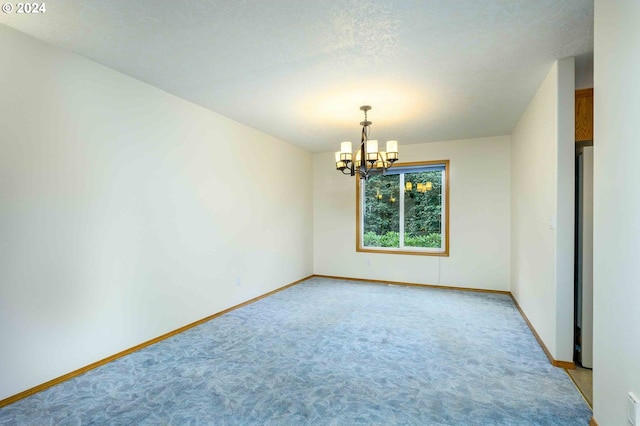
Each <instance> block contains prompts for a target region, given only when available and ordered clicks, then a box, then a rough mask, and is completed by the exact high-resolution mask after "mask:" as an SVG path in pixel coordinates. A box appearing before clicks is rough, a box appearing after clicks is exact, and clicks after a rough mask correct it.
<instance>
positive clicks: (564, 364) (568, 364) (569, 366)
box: [509, 293, 576, 370]
mask: <svg viewBox="0 0 640 426" xmlns="http://www.w3.org/2000/svg"><path fill="white" fill-rule="evenodd" d="M509 295H510V296H511V299H513V303H515V305H516V308H518V311H520V315H522V319H524V322H526V323H527V326H529V330H531V333H533V336H534V337H535V338H536V340H537V341H538V344H539V345H540V347H541V348H542V350H543V351H544V353H545V355H546V356H547V358H549V362H550V363H551V365H553V366H554V367H558V368H564V369H565V370H575V369H576V364H575V363H574V362H573V361H559V360H557V359H554V358H553V356H551V352H549V349H548V348H547V345H545V344H544V342H543V341H542V339H541V338H540V335H538V332H537V331H536V329H535V328H533V324H531V321H529V318H527V315H526V314H525V313H524V311H523V310H522V308H521V307H520V304H519V303H518V301H517V300H516V298H515V297H514V296H513V294H512V293H509Z"/></svg>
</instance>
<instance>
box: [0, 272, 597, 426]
mask: <svg viewBox="0 0 640 426" xmlns="http://www.w3.org/2000/svg"><path fill="white" fill-rule="evenodd" d="M314 277H318V278H331V279H337V280H347V281H364V282H368V283H375V284H392V285H404V286H412V287H428V288H436V289H442V290H456V291H472V292H480V293H494V294H506V295H509V296H511V298H512V299H513V302H514V303H515V305H516V307H517V308H518V311H520V315H522V318H523V319H524V321H525V322H526V323H527V325H528V326H529V329H530V330H531V332H532V333H533V335H534V336H535V338H536V340H537V341H538V344H539V345H540V347H541V348H542V350H543V351H544V353H545V354H546V355H547V358H549V361H550V362H551V364H552V365H553V366H555V367H560V368H564V369H568V370H573V369H575V364H574V363H573V362H569V361H557V360H555V359H553V357H552V356H551V353H550V352H549V350H548V349H547V347H546V346H545V344H544V342H543V341H542V339H540V336H539V335H538V333H537V332H536V330H535V329H534V328H533V325H532V324H531V322H529V319H528V318H527V316H526V315H525V314H524V312H523V311H522V308H520V305H519V304H518V301H517V300H516V299H515V297H513V294H512V293H511V292H510V291H504V290H486V289H476V288H466V287H451V286H440V285H433V284H418V283H408V282H402V281H386V280H372V279H363V278H348V277H337V276H331V275H317V274H314V275H309V276H308V277H305V278H302V279H300V280H298V281H294V282H292V283H290V284H287V285H285V286H282V287H280V288H277V289H275V290H272V291H270V292H268V293H265V294H263V295H261V296H257V297H254V298H253V299H250V300H247V301H246V302H243V303H240V304H239V305H235V306H232V307H230V308H228V309H225V310H223V311H220V312H217V313H215V314H213V315H210V316H208V317H206V318H202V319H200V320H198V321H195V322H192V323H190V324H187V325H185V326H183V327H180V328H178V329H175V330H173V331H170V332H168V333H165V334H163V335H161V336H158V337H156V338H154V339H151V340H148V341H146V342H143V343H140V344H139V345H136V346H133V347H131V348H129V349H125V350H124V351H121V352H118V353H117V354H115V355H111V356H109V357H107V358H104V359H101V360H100V361H96V362H94V363H92V364H89V365H87V366H85V367H82V368H79V369H77V370H74V371H71V372H70V373H67V374H65V375H62V376H60V377H57V378H55V379H52V380H49V381H48V382H45V383H42V384H40V385H38V386H34V387H32V388H30V389H27V390H25V391H23V392H20V393H18V394H15V395H13V396H10V397H9V398H6V399H3V400H0V408H2V407H4V406H7V405H9V404H12V403H14V402H16V401H19V400H21V399H24V398H26V397H28V396H31V395H33V394H35V393H38V392H40V391H43V390H45V389H48V388H50V387H52V386H55V385H57V384H59V383H62V382H64V381H66V380H69V379H72V378H74V377H77V376H80V375H81V374H84V373H86V372H87V371H90V370H93V369H94V368H97V367H100V366H102V365H105V364H107V363H109V362H111V361H114V360H116V359H118V358H122V357H123V356H125V355H129V354H131V353H133V352H136V351H138V350H140V349H142V348H145V347H147V346H150V345H153V344H154V343H158V342H160V341H162V340H165V339H168V338H169V337H172V336H175V335H176V334H179V333H182V332H183V331H187V330H188V329H190V328H193V327H196V326H198V325H200V324H203V323H205V322H207V321H210V320H212V319H214V318H216V317H219V316H221V315H224V314H226V313H228V312H231V311H233V310H235V309H238V308H241V307H243V306H246V305H249V304H251V303H253V302H256V301H258V300H260V299H263V298H265V297H268V296H271V295H272V294H274V293H277V292H279V291H282V290H285V289H287V288H289V287H293V286H294V285H296V284H300V283H301V282H303V281H306V280H308V279H310V278H314ZM590 425H595V426H597V423H596V421H595V419H593V418H592V419H591V423H590Z"/></svg>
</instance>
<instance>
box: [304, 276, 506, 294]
mask: <svg viewBox="0 0 640 426" xmlns="http://www.w3.org/2000/svg"><path fill="white" fill-rule="evenodd" d="M312 276H313V277H318V278H331V279H334V280H345V281H363V282H366V283H373V284H392V285H406V286H410V287H427V288H437V289H441V290H456V291H473V292H477V293H495V294H506V295H509V296H511V292H509V291H506V290H486V289H483V288H468V287H450V286H443V285H435V284H418V283H408V282H403V281H387V280H371V279H367V278H348V277H336V276H333V275H317V274H314V275H312Z"/></svg>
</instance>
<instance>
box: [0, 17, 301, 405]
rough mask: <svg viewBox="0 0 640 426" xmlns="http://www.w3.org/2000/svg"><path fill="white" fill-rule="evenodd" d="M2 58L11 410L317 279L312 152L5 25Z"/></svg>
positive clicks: (3, 287) (2, 373)
mask: <svg viewBox="0 0 640 426" xmlns="http://www.w3.org/2000/svg"><path fill="white" fill-rule="evenodd" d="M0 52H2V55H0V94H1V95H0V271H1V272H0V273H1V279H0V342H2V343H1V347H2V349H1V350H0V378H1V379H0V399H3V398H6V397H9V396H11V395H13V394H16V393H18V392H20V391H23V390H25V389H27V388H30V387H32V386H35V385H38V384H41V383H43V382H45V381H48V380H50V379H53V378H55V377H58V376H60V375H62V374H65V373H67V372H70V371H72V370H74V369H77V368H80V367H83V366H85V365H87V364H89V363H92V362H94V361H97V360H99V359H102V358H104V357H107V356H109V355H112V354H114V353H117V352H119V351H122V350H124V349H127V348H129V347H131V346H134V345H136V344H139V343H141V342H143V341H146V340H148V339H151V338H154V337H157V336H159V335H161V334H163V333H166V332H168V331H171V330H173V329H176V328H178V327H180V326H183V325H185V324H188V323H190V322H192V321H195V320H198V319H200V318H203V317H205V316H208V315H210V314H213V313H215V312H218V311H220V310H223V309H225V308H228V307H230V306H232V305H235V304H238V303H240V302H243V301H245V300H248V299H250V298H252V297H255V296H258V295H261V294H264V293H265V292H268V291H270V290H273V289H276V288H278V287H280V286H283V285H285V284H288V283H290V282H293V281H295V280H298V279H300V278H303V277H305V276H307V275H310V274H311V273H312V249H313V247H312V244H311V239H312V197H311V190H312V181H311V179H312V178H311V176H310V174H309V170H310V168H311V165H312V161H311V154H310V153H308V152H305V151H303V150H301V149H299V148H296V147H294V146H293V145H290V144H286V143H284V142H282V141H279V140H277V139H275V138H273V137H270V136H268V135H265V134H262V133H259V132H257V131H255V130H253V129H251V128H248V127H246V126H243V125H240V124H238V123H236V122H233V121H231V120H229V119H226V118H224V117H222V116H220V115H217V114H215V113H212V112H210V111H208V110H205V109H203V108H200V107H198V106H196V105H194V104H191V103H189V102H186V101H184V100H181V99H179V98H176V97H175V96H172V95H169V94H167V93H165V92H162V91H160V90H158V89H156V88H154V87H151V86H149V85H146V84H144V83H141V82H139V81H136V80H134V79H132V78H129V77H127V76H124V75H122V74H120V73H117V72H115V71H113V70H110V69H108V68H105V67H102V66H100V65H97V64H96V63H93V62H91V61H89V60H86V59H83V58H80V57H78V56H75V55H73V54H70V53H67V52H64V51H61V50H58V49H56V48H53V47H50V46H48V45H46V44H44V43H42V42H40V41H37V40H35V39H32V38H29V37H27V36H24V35H22V34H20V33H18V32H16V31H14V30H11V29H9V28H7V27H4V26H0ZM237 280H239V281H240V285H239V286H238V285H236V281H237Z"/></svg>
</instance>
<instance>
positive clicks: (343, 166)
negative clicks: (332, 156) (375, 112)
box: [336, 105, 398, 180]
mask: <svg viewBox="0 0 640 426" xmlns="http://www.w3.org/2000/svg"><path fill="white" fill-rule="evenodd" d="M370 109H371V107H370V106H369V105H363V106H361V107H360V110H361V111H364V121H361V122H360V125H361V126H362V134H361V136H360V145H359V146H358V149H357V150H356V152H355V153H354V152H352V149H353V148H352V145H351V142H349V141H346V142H342V143H341V144H340V151H337V152H336V170H340V171H341V172H342V173H344V174H345V175H351V176H355V175H356V173H357V174H358V175H359V176H360V178H362V179H365V180H366V179H369V177H371V176H374V175H381V174H384V173H385V172H386V171H387V169H388V168H389V167H391V166H392V165H393V163H395V162H396V161H398V141H387V144H386V149H387V150H386V151H378V141H377V140H369V127H370V126H371V124H372V123H371V121H368V120H367V111H369V110H370ZM362 159H364V161H362Z"/></svg>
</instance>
